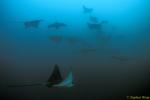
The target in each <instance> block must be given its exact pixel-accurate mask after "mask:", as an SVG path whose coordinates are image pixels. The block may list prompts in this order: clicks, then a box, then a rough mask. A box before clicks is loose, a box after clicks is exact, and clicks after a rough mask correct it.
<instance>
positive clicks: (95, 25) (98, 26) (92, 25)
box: [87, 22, 102, 29]
mask: <svg viewBox="0 0 150 100" xmlns="http://www.w3.org/2000/svg"><path fill="white" fill-rule="evenodd" d="M87 26H88V28H89V29H101V27H102V25H101V23H89V22H88V23H87Z"/></svg>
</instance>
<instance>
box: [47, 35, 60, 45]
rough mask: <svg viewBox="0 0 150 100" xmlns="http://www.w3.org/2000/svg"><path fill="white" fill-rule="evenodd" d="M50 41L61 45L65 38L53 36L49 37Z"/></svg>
mask: <svg viewBox="0 0 150 100" xmlns="http://www.w3.org/2000/svg"><path fill="white" fill-rule="evenodd" d="M49 39H50V41H52V42H54V43H60V42H62V40H63V37H62V36H60V35H52V36H49Z"/></svg>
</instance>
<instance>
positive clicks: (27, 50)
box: [0, 0, 150, 100]
mask: <svg viewBox="0 0 150 100" xmlns="http://www.w3.org/2000/svg"><path fill="white" fill-rule="evenodd" d="M0 2H1V7H0V8H1V10H0V13H1V17H0V22H1V24H0V26H1V28H0V31H1V34H0V60H1V61H0V62H1V66H2V67H1V70H2V71H1V73H2V75H1V77H2V78H1V82H2V84H7V83H9V82H10V81H11V82H14V81H17V82H22V81H33V82H37V81H38V82H39V81H40V82H42V81H46V80H47V78H48V77H49V75H50V74H51V71H52V69H53V66H54V65H55V64H58V65H60V69H61V72H62V74H63V76H64V77H65V76H66V75H67V73H68V72H69V71H70V68H72V70H73V74H74V77H75V86H74V88H72V89H56V90H55V89H48V88H46V87H44V88H43V87H28V88H20V89H8V88H4V86H3V88H4V91H3V92H4V94H6V95H8V96H10V97H12V98H16V99H17V100H20V99H21V100H32V99H36V100H50V99H51V100H60V99H61V98H64V99H66V100H71V99H75V100H79V99H84V100H85V99H88V100H100V98H103V97H105V96H108V95H111V96H114V95H118V94H119V95H122V96H124V95H125V96H126V95H133V94H135V95H136V93H137V94H138V93H140V91H141V90H142V89H143V88H145V87H144V86H146V85H147V83H148V82H147V81H148V80H149V78H148V77H147V76H148V71H149V70H150V69H149V62H148V61H149V59H150V53H149V51H150V40H149V37H150V29H149V25H150V21H149V19H150V14H149V13H150V10H149V9H150V1H149V0H1V1H0ZM83 5H85V6H86V7H89V8H92V9H93V12H91V13H88V14H85V13H83V7H82V6H83ZM90 16H95V17H97V18H98V19H99V21H100V22H101V21H107V22H108V23H107V24H104V25H103V26H102V29H101V30H99V29H98V30H91V29H89V28H88V26H87V22H89V17H90ZM32 20H43V21H42V22H41V24H40V26H39V28H28V29H25V27H24V22H26V21H32ZM55 21H58V22H63V23H65V24H67V27H64V28H60V29H53V28H48V25H49V24H52V23H53V22H55ZM101 31H103V32H101ZM50 36H61V37H62V41H61V42H59V43H56V42H55V41H52V40H50V39H49V37H50ZM69 38H73V39H76V41H75V44H73V43H72V42H68V39H69ZM113 56H117V57H121V58H122V59H126V60H120V59H115V58H113ZM135 88H138V90H136V91H137V92H135ZM29 91H30V92H29ZM18 93H19V95H18ZM26 95H27V96H26ZM93 98H95V99H93Z"/></svg>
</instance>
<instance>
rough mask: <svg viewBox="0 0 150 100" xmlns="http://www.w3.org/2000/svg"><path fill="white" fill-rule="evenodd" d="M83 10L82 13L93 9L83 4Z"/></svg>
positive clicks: (90, 11)
mask: <svg viewBox="0 0 150 100" xmlns="http://www.w3.org/2000/svg"><path fill="white" fill-rule="evenodd" d="M83 12H84V13H92V12H93V9H92V8H88V7H86V6H84V5H83Z"/></svg>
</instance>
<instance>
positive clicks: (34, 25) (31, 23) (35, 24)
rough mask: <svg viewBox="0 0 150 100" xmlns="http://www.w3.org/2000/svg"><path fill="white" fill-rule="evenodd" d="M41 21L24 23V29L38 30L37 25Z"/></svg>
mask: <svg viewBox="0 0 150 100" xmlns="http://www.w3.org/2000/svg"><path fill="white" fill-rule="evenodd" d="M41 21H42V20H32V21H26V22H24V26H25V28H31V27H32V28H39V25H40V23H41Z"/></svg>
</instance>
